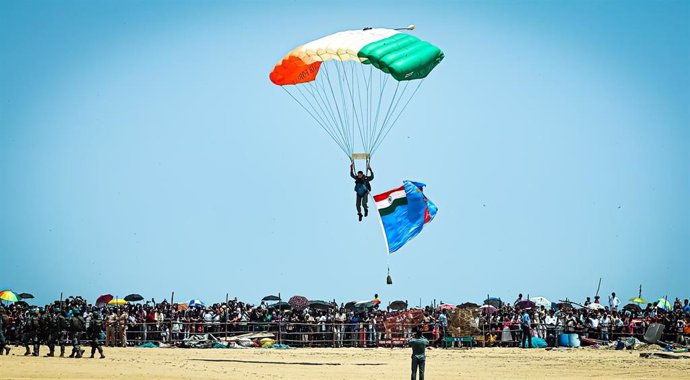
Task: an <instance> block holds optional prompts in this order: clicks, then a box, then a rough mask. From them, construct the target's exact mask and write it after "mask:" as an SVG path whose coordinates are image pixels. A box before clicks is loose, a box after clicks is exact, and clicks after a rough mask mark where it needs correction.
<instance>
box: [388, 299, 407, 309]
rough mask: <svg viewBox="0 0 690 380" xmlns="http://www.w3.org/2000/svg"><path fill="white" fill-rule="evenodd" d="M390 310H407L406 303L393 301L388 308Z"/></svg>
mask: <svg viewBox="0 0 690 380" xmlns="http://www.w3.org/2000/svg"><path fill="white" fill-rule="evenodd" d="M388 307H390V308H391V310H405V309H407V302H405V301H393V302H391V304H390V305H389V306H388Z"/></svg>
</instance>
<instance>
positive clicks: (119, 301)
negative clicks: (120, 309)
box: [108, 298, 127, 306]
mask: <svg viewBox="0 0 690 380" xmlns="http://www.w3.org/2000/svg"><path fill="white" fill-rule="evenodd" d="M126 304H127V301H125V300H123V299H121V298H113V299H111V300H110V301H108V305H116V306H121V305H126Z"/></svg>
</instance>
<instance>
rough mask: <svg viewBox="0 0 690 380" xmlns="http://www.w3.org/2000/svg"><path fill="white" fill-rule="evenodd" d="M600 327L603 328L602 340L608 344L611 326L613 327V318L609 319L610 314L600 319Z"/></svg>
mask: <svg viewBox="0 0 690 380" xmlns="http://www.w3.org/2000/svg"><path fill="white" fill-rule="evenodd" d="M599 325H600V326H601V335H600V339H601V340H603V341H606V342H608V340H609V326H611V318H609V316H608V314H606V313H604V314H603V315H602V316H601V318H599Z"/></svg>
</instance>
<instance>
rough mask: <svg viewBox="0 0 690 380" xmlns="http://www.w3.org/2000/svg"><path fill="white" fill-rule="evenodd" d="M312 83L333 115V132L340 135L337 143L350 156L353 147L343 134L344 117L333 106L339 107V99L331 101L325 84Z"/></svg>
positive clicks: (325, 69)
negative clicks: (338, 114) (337, 114)
mask: <svg viewBox="0 0 690 380" xmlns="http://www.w3.org/2000/svg"><path fill="white" fill-rule="evenodd" d="M322 67H324V73H327V72H328V71H327V68H326V67H327V66H326V65H322ZM310 84H311V85H312V87H313V89H314V90H315V92H316V93H317V94H318V95H319V98H320V99H321V101H322V102H323V104H324V107H325V108H327V109H328V111H329V114H330V115H331V120H332V121H333V131H334V132H333V134H334V135H336V136H338V137H339V138H334V140H336V143H338V144H339V145H341V146H342V147H343V149H344V150H345V151H346V154H347V155H348V156H350V155H351V154H352V149H351V148H350V147H349V145H348V144H347V142H346V138H345V136H344V134H343V129H342V119H341V118H340V117H339V116H336V113H337V110H335V111H334V109H333V108H336V107H337V101H335V100H334V101H335V104H333V103H332V102H331V98H330V97H329V96H328V92H327V91H326V87H325V85H323V84H320V83H317V82H315V81H314V82H310Z"/></svg>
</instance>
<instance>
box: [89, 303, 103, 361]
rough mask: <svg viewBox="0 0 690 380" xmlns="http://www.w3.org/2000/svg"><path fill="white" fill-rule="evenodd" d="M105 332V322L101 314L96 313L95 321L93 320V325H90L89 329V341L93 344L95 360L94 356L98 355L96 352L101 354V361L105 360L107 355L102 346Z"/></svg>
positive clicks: (92, 353)
mask: <svg viewBox="0 0 690 380" xmlns="http://www.w3.org/2000/svg"><path fill="white" fill-rule="evenodd" d="M102 332H103V320H102V319H101V314H100V313H98V312H96V313H94V314H93V319H92V320H91V323H90V324H89V328H88V329H87V335H88V339H89V341H90V343H91V358H92V359H93V355H94V354H95V353H96V350H98V353H99V354H101V359H105V355H103V347H102V346H101V333H102Z"/></svg>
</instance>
